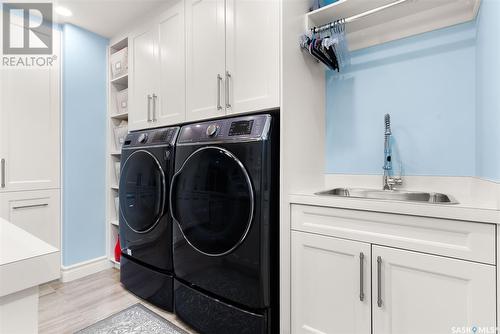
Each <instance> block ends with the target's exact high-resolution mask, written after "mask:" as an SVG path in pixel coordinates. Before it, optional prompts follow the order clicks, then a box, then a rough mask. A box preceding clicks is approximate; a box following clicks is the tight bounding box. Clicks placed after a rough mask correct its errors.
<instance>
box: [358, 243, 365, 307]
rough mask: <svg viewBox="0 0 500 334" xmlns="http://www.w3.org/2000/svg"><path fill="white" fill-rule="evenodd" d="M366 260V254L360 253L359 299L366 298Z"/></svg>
mask: <svg viewBox="0 0 500 334" xmlns="http://www.w3.org/2000/svg"><path fill="white" fill-rule="evenodd" d="M364 261H365V254H363V252H361V253H359V300H360V301H363V300H365V292H364V288H363V281H364V277H363V276H364V270H363V262H364Z"/></svg>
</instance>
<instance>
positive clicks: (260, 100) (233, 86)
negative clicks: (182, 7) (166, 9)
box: [186, 0, 280, 120]
mask: <svg viewBox="0 0 500 334" xmlns="http://www.w3.org/2000/svg"><path fill="white" fill-rule="evenodd" d="M186 29H187V31H186V33H187V35H186V36H187V38H186V41H187V48H186V50H187V64H186V66H187V118H188V120H198V119H204V118H210V117H217V116H224V115H226V114H236V113H244V112H253V111H258V110H263V109H270V108H276V107H279V63H280V60H279V50H280V24H279V1H277V0H270V1H252V0H226V1H224V0H186Z"/></svg>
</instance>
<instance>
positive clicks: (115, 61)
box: [110, 47, 128, 79]
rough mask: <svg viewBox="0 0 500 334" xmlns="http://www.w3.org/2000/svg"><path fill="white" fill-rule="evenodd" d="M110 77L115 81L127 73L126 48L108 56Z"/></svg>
mask: <svg viewBox="0 0 500 334" xmlns="http://www.w3.org/2000/svg"><path fill="white" fill-rule="evenodd" d="M110 62H111V76H112V78H113V79H116V78H118V77H120V76H122V75H125V74H127V72H128V48H126V47H125V48H123V49H121V50H120V51H117V52H115V53H113V54H112V55H111V56H110Z"/></svg>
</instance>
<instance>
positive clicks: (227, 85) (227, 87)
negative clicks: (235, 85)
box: [226, 71, 232, 109]
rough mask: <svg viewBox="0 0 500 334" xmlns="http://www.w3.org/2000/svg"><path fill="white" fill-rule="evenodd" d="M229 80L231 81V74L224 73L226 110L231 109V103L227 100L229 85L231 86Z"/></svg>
mask: <svg viewBox="0 0 500 334" xmlns="http://www.w3.org/2000/svg"><path fill="white" fill-rule="evenodd" d="M230 79H232V77H231V73H229V71H226V108H228V109H230V108H231V102H230V98H229V93H230V92H229V85H230V84H231V82H230Z"/></svg>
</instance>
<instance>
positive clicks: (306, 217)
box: [291, 204, 495, 264]
mask: <svg viewBox="0 0 500 334" xmlns="http://www.w3.org/2000/svg"><path fill="white" fill-rule="evenodd" d="M291 217H292V229H293V230H297V231H305V232H312V233H319V234H324V235H330V236H335V237H340V238H346V239H353V240H359V241H364V242H369V243H373V244H380V245H388V246H391V247H397V248H403V249H408V250H415V251H419V252H424V253H430V254H437V255H442V256H448V257H453V258H458V259H464V260H470V261H476V262H482V263H488V264H495V225H493V224H481V223H472V222H465V221H459V220H447V219H439V218H427V217H417V216H405V215H397V214H388V213H378V212H368V211H359V210H346V209H337V208H328V207H321V206H309V205H295V204H293V205H292V206H291Z"/></svg>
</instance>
